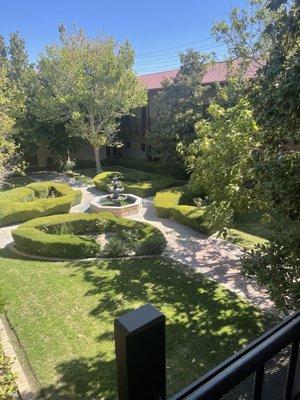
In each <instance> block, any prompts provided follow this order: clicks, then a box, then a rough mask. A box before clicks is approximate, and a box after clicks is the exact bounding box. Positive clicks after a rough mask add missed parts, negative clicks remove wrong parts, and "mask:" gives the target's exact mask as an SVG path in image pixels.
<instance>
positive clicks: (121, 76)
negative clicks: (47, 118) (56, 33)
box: [39, 26, 147, 170]
mask: <svg viewBox="0 0 300 400" xmlns="http://www.w3.org/2000/svg"><path fill="white" fill-rule="evenodd" d="M60 39H61V45H60V46H57V45H52V46H49V47H48V48H47V49H46V51H45V53H44V54H43V55H42V57H41V59H40V62H39V73H40V75H41V78H42V79H44V80H46V81H47V88H48V92H49V93H48V94H47V93H46V90H45V91H44V92H45V93H44V95H45V98H49V99H50V102H49V104H48V109H49V108H50V109H52V113H53V115H55V113H56V112H57V110H58V112H59V115H60V114H64V115H65V116H67V117H68V118H69V119H70V123H69V126H68V129H69V131H70V132H76V135H78V136H80V137H83V138H84V139H87V140H88V141H89V142H90V143H91V145H92V146H93V147H94V148H95V157H96V163H97V170H100V158H99V152H98V149H99V148H100V147H102V146H105V145H111V146H112V145H116V144H117V143H116V137H117V136H116V135H117V132H118V128H119V121H120V118H121V117H122V115H127V114H130V113H131V112H132V110H133V109H134V108H136V107H139V106H142V105H144V104H145V103H146V100H147V94H146V90H145V88H144V87H143V86H142V85H141V84H140V83H139V81H138V79H137V77H136V75H135V73H134V71H133V63H134V52H133V50H132V48H131V46H130V45H129V43H128V42H126V43H124V44H123V45H121V46H119V45H118V44H117V42H116V41H115V40H114V39H113V38H110V37H108V38H104V37H102V38H100V37H97V38H95V39H89V38H88V37H87V36H86V34H85V33H84V32H83V30H77V31H75V33H73V34H70V35H69V34H67V32H66V31H65V28H64V27H63V26H61V27H60ZM47 88H45V89H47ZM53 94H54V96H53Z"/></svg>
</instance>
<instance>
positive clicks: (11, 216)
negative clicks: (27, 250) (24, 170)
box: [0, 181, 82, 226]
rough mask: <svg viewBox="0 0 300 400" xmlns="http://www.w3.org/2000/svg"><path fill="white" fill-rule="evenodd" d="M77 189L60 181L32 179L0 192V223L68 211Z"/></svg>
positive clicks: (77, 198) (77, 195)
mask: <svg viewBox="0 0 300 400" xmlns="http://www.w3.org/2000/svg"><path fill="white" fill-rule="evenodd" d="M81 197H82V193H81V191H80V190H73V189H72V188H71V187H70V186H69V185H67V184H65V183H60V182H52V181H47V182H36V183H30V184H29V185H27V186H24V187H20V188H15V189H11V190H6V191H3V192H0V226H3V225H9V224H13V223H17V222H24V221H28V220H30V219H33V218H37V217H41V216H44V215H52V214H63V213H68V212H69V211H70V208H71V207H72V205H75V204H78V203H80V201H81Z"/></svg>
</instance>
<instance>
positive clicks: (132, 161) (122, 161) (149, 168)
mask: <svg viewBox="0 0 300 400" xmlns="http://www.w3.org/2000/svg"><path fill="white" fill-rule="evenodd" d="M105 165H110V166H111V165H115V166H121V167H126V168H130V169H135V170H139V171H145V172H151V173H153V174H160V173H161V171H163V170H164V164H163V163H162V162H160V161H148V160H138V159H136V158H129V157H121V158H117V159H114V160H112V161H110V160H105ZM167 172H168V175H170V176H174V178H177V179H183V180H185V179H187V173H186V172H185V171H184V170H183V169H179V170H178V169H177V168H176V169H173V168H172V169H171V170H168V171H167Z"/></svg>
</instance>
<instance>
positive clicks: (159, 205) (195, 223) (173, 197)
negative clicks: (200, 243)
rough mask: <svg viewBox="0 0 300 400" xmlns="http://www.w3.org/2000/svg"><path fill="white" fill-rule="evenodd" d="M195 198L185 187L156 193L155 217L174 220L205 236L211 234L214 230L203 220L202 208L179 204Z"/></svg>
mask: <svg viewBox="0 0 300 400" xmlns="http://www.w3.org/2000/svg"><path fill="white" fill-rule="evenodd" d="M193 197H197V195H196V194H195V195H194V196H193V194H192V193H190V192H188V190H187V187H186V186H178V187H175V188H172V189H167V190H162V191H161V192H158V193H157V194H156V196H155V197H154V200H153V205H154V207H155V209H156V212H157V215H158V216H159V217H161V218H174V219H175V220H176V221H178V222H180V223H181V224H183V225H187V226H189V227H190V228H193V229H195V230H197V231H200V232H202V233H205V234H212V233H213V232H214V230H213V229H212V227H211V226H210V225H209V224H208V223H207V222H206V221H205V219H204V207H201V208H198V207H195V206H191V205H185V204H180V203H181V202H182V201H184V200H185V199H189V200H191V199H192V198H193Z"/></svg>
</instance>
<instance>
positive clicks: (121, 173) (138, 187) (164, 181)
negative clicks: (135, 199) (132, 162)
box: [93, 167, 177, 197]
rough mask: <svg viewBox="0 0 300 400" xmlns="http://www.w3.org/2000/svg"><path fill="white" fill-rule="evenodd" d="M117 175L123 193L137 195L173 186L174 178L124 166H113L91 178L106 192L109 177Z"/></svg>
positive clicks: (150, 193) (147, 194) (149, 193)
mask: <svg viewBox="0 0 300 400" xmlns="http://www.w3.org/2000/svg"><path fill="white" fill-rule="evenodd" d="M114 175H117V176H118V177H119V178H120V179H121V180H122V184H123V186H124V193H131V194H134V195H136V196H139V197H150V196H153V195H154V194H155V193H156V192H158V191H159V190H161V189H164V188H167V187H170V186H174V185H175V184H176V182H177V180H176V179H175V178H171V177H169V176H163V175H159V174H152V173H149V172H143V171H136V170H132V169H129V168H124V167H114V168H113V170H110V171H104V172H100V174H98V175H96V176H95V177H94V179H93V182H94V185H95V186H96V188H97V189H100V190H102V191H103V192H108V191H109V187H110V185H111V179H112V177H113V176H114Z"/></svg>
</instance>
